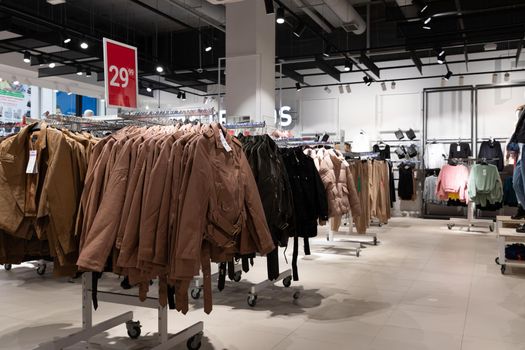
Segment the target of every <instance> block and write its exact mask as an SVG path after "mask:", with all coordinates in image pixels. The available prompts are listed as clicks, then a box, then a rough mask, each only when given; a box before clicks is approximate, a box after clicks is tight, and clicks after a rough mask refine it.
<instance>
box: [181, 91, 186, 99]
mask: <svg viewBox="0 0 525 350" xmlns="http://www.w3.org/2000/svg"><path fill="white" fill-rule="evenodd" d="M182 100H183V101H186V93H185V92H184V91H183V92H182Z"/></svg>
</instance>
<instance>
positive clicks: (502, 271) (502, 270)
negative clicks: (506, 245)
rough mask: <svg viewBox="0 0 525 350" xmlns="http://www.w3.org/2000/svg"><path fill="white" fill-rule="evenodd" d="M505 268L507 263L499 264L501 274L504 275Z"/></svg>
mask: <svg viewBox="0 0 525 350" xmlns="http://www.w3.org/2000/svg"><path fill="white" fill-rule="evenodd" d="M506 270H507V265H505V264H503V265H501V274H502V275H504V274H505V271H506Z"/></svg>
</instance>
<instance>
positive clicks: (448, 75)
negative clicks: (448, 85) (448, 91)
mask: <svg viewBox="0 0 525 350" xmlns="http://www.w3.org/2000/svg"><path fill="white" fill-rule="evenodd" d="M452 74H453V73H452V72H451V71H450V69H447V74H445V76H444V77H443V78H444V79H445V80H447V81H448V80H450V78H451V77H452Z"/></svg>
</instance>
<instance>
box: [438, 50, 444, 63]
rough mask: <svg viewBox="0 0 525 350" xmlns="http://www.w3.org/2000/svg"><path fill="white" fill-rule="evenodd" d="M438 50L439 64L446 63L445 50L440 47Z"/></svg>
mask: <svg viewBox="0 0 525 350" xmlns="http://www.w3.org/2000/svg"><path fill="white" fill-rule="evenodd" d="M436 52H437V62H438V63H439V64H444V63H445V50H443V49H441V48H439V49H437V50H436Z"/></svg>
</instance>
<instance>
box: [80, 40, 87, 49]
mask: <svg viewBox="0 0 525 350" xmlns="http://www.w3.org/2000/svg"><path fill="white" fill-rule="evenodd" d="M88 47H89V45H88V43H87V42H85V41H83V42H81V43H80V48H81V49H83V50H86V49H87V48H88Z"/></svg>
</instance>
